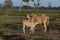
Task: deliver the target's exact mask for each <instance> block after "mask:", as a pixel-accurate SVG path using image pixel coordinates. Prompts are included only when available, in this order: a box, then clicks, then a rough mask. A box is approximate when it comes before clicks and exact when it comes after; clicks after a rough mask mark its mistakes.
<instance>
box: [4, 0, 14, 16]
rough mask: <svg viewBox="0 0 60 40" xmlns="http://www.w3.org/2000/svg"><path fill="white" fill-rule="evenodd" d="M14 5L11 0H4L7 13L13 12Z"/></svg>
mask: <svg viewBox="0 0 60 40" xmlns="http://www.w3.org/2000/svg"><path fill="white" fill-rule="evenodd" d="M12 5H13V3H12V1H11V0H5V1H4V10H5V15H8V13H11V9H12Z"/></svg>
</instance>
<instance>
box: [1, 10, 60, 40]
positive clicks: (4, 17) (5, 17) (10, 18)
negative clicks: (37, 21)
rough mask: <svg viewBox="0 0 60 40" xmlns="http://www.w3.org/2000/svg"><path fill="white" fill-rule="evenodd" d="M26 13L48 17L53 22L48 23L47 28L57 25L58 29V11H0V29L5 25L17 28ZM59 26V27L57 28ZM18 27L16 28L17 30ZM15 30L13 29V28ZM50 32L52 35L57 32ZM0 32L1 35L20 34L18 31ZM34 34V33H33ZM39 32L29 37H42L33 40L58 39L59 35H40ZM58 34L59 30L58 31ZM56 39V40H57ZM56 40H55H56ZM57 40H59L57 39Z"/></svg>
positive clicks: (59, 19)
mask: <svg viewBox="0 0 60 40" xmlns="http://www.w3.org/2000/svg"><path fill="white" fill-rule="evenodd" d="M27 13H35V14H37V15H40V14H46V15H48V16H49V17H50V18H52V19H54V20H51V21H50V23H49V26H50V25H53V27H55V26H54V25H57V27H60V10H55V11H53V10H52V11H51V10H47V11H44V10H43V11H41V10H40V11H30V12H27V11H22V12H19V11H16V10H14V11H10V12H5V11H0V28H3V27H4V28H5V25H6V24H9V23H10V24H11V25H13V24H14V25H17V26H19V27H20V26H21V23H22V20H23V19H24V16H25V15H26V14H27ZM58 25H59V26H58ZM19 27H18V28H19ZM14 28H15V27H14ZM51 31H53V32H54V33H55V32H57V30H55V29H51ZM0 32H3V33H16V32H17V33H18V32H19V33H21V32H20V30H7V29H6V30H5V29H4V30H1V29H0ZM35 32H36V31H35ZM40 32H41V31H38V32H37V33H35V34H33V35H31V37H33V36H39V37H42V36H43V37H42V38H38V39H37V38H36V39H34V40H44V39H45V40H55V39H54V38H55V35H56V37H58V38H59V37H60V36H58V35H59V34H51V33H49V34H45V35H44V34H43V35H42V34H41V33H40ZM59 32H60V30H59ZM29 37H30V36H29ZM58 38H57V39H58ZM57 39H56V40H57ZM58 40H59V39H58Z"/></svg>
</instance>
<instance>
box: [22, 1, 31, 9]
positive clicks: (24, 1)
mask: <svg viewBox="0 0 60 40" xmlns="http://www.w3.org/2000/svg"><path fill="white" fill-rule="evenodd" d="M29 1H30V0H23V2H27V5H28V4H29ZM28 10H29V6H28Z"/></svg>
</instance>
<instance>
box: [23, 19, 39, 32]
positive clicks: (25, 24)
mask: <svg viewBox="0 0 60 40" xmlns="http://www.w3.org/2000/svg"><path fill="white" fill-rule="evenodd" d="M37 24H38V22H34V20H33V19H31V21H30V20H27V19H25V20H23V32H24V33H25V27H31V29H30V33H34V28H35V26H36V25H37Z"/></svg>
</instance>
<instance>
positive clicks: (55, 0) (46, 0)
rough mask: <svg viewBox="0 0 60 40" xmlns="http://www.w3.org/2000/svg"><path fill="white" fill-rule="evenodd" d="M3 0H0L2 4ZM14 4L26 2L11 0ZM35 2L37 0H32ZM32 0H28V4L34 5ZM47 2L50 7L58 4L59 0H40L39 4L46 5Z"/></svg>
mask: <svg viewBox="0 0 60 40" xmlns="http://www.w3.org/2000/svg"><path fill="white" fill-rule="evenodd" d="M4 1H5V0H0V3H2V4H4ZM12 2H13V5H14V6H23V5H27V3H25V2H23V1H22V0H12ZM34 2H35V3H37V0H34ZM34 2H32V1H31V0H30V1H29V5H30V6H32V7H34ZM49 2H50V3H51V6H52V7H58V6H60V0H40V6H44V7H48V5H49Z"/></svg>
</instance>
